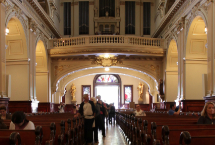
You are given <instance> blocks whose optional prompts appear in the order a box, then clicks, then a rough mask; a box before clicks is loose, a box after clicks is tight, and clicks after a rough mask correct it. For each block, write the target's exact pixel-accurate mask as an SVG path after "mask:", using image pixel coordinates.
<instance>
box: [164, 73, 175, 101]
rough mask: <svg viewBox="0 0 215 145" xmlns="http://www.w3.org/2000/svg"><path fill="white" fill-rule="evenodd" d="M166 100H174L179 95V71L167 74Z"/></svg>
mask: <svg viewBox="0 0 215 145" xmlns="http://www.w3.org/2000/svg"><path fill="white" fill-rule="evenodd" d="M165 87H166V94H165V100H166V102H174V100H176V99H177V96H178V73H177V72H176V73H171V72H170V73H167V74H166V86H165Z"/></svg>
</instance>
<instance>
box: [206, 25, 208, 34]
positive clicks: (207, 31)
mask: <svg viewBox="0 0 215 145" xmlns="http://www.w3.org/2000/svg"><path fill="white" fill-rule="evenodd" d="M207 33H208V29H207V27H206V26H205V34H207Z"/></svg>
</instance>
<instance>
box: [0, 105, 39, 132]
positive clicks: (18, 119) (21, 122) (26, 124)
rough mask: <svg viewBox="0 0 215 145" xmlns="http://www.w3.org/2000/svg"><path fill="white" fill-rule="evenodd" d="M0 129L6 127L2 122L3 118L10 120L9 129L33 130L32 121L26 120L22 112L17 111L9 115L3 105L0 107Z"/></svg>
mask: <svg viewBox="0 0 215 145" xmlns="http://www.w3.org/2000/svg"><path fill="white" fill-rule="evenodd" d="M0 114H1V115H0V118H1V119H0V129H8V128H7V126H6V125H5V124H4V123H3V120H11V122H10V126H9V129H10V130H35V126H34V123H33V122H31V121H29V120H27V119H26V116H25V114H24V112H22V111H17V112H15V113H13V115H12V116H11V115H10V114H7V108H6V107H5V106H1V107H0Z"/></svg>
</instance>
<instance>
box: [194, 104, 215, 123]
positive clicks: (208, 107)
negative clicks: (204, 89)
mask: <svg viewBox="0 0 215 145" xmlns="http://www.w3.org/2000/svg"><path fill="white" fill-rule="evenodd" d="M214 107H215V104H214V103H213V102H207V103H206V104H205V106H204V108H203V110H202V112H201V117H199V120H198V122H197V124H215V114H214Z"/></svg>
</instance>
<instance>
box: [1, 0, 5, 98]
mask: <svg viewBox="0 0 215 145" xmlns="http://www.w3.org/2000/svg"><path fill="white" fill-rule="evenodd" d="M5 11H6V6H5V4H4V3H3V1H2V0H0V42H1V43H0V97H5V96H6V60H5V59H6V58H5V55H6V52H5V49H6V44H5V28H6V27H5Z"/></svg>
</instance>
